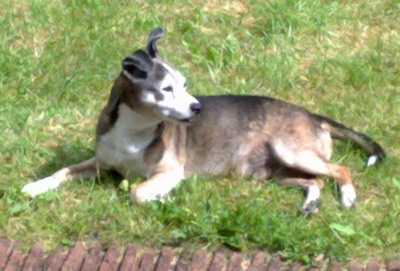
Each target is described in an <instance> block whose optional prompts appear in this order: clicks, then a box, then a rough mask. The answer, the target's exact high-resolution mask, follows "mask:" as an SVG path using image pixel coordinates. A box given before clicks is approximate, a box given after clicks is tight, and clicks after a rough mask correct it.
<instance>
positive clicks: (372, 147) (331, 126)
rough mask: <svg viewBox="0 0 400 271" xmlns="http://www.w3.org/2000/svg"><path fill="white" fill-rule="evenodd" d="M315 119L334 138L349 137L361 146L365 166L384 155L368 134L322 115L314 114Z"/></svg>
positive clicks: (382, 157)
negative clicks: (365, 162) (364, 155)
mask: <svg viewBox="0 0 400 271" xmlns="http://www.w3.org/2000/svg"><path fill="white" fill-rule="evenodd" d="M314 117H315V119H316V120H317V121H318V122H320V123H321V124H322V125H323V126H324V127H327V128H328V130H329V132H330V134H331V136H332V137H333V138H336V139H350V140H351V141H352V142H354V143H355V144H357V145H359V146H360V147H361V148H363V149H364V150H365V151H366V152H367V154H368V160H367V167H369V166H371V165H373V164H375V163H376V162H378V161H380V160H382V159H384V158H385V157H386V154H385V151H384V150H383V149H382V147H381V146H380V145H379V144H378V143H376V142H375V141H373V140H372V139H371V138H369V137H368V136H366V135H364V134H362V133H358V132H356V131H354V130H351V129H349V128H347V127H346V126H344V125H343V124H341V123H338V122H336V121H334V120H331V119H329V118H326V117H324V116H320V115H316V114H314Z"/></svg>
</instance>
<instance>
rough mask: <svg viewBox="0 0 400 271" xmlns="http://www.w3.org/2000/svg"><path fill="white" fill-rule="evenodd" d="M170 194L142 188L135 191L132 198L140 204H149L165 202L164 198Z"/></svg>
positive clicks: (146, 187)
mask: <svg viewBox="0 0 400 271" xmlns="http://www.w3.org/2000/svg"><path fill="white" fill-rule="evenodd" d="M167 194H168V193H162V192H161V191H157V189H152V188H151V187H148V186H145V187H141V188H137V189H134V192H133V193H132V197H133V198H134V199H135V200H136V202H138V203H144V202H149V201H153V200H158V201H161V202H162V201H163V199H164V197H165V196H166V195H167Z"/></svg>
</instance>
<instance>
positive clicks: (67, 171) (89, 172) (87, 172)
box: [22, 157, 99, 197]
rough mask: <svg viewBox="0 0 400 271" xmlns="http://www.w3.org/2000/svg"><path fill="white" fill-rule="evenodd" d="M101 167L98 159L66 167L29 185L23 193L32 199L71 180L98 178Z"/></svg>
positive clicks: (23, 189) (94, 158) (24, 188)
mask: <svg viewBox="0 0 400 271" xmlns="http://www.w3.org/2000/svg"><path fill="white" fill-rule="evenodd" d="M98 172H99V166H98V163H97V160H96V157H93V158H91V159H89V160H86V161H83V162H82V163H79V164H76V165H72V166H68V167H64V168H62V169H60V170H58V171H57V172H55V173H54V174H53V175H51V176H49V177H46V178H43V179H40V180H38V181H36V182H33V183H28V184H26V185H25V186H24V187H23V188H22V192H24V193H27V194H28V195H30V196H31V197H34V196H37V195H40V194H43V193H45V192H47V191H49V190H53V189H56V188H57V187H58V186H59V185H60V184H62V183H63V182H66V181H69V180H76V179H79V178H89V177H94V176H97V174H98Z"/></svg>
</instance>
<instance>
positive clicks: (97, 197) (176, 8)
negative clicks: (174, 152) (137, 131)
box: [0, 0, 400, 263]
mask: <svg viewBox="0 0 400 271" xmlns="http://www.w3.org/2000/svg"><path fill="white" fill-rule="evenodd" d="M113 2H115V3H118V4H112V3H113ZM163 2H165V3H163ZM1 5H2V8H1V10H0V20H1V31H0V65H1V69H0V91H1V95H0V132H1V135H2V140H1V143H0V172H1V176H2V177H1V179H0V210H1V212H0V238H10V239H12V240H15V241H21V242H22V244H23V247H25V248H27V247H29V246H30V245H38V246H41V247H44V248H48V249H52V248H54V247H55V246H56V245H57V244H59V243H62V244H64V245H71V244H73V242H74V241H75V240H78V239H80V240H84V241H86V242H94V241H99V242H101V243H103V244H104V245H108V244H111V243H113V244H117V245H122V244H126V243H129V242H135V243H138V244H142V245H143V246H156V247H159V246H161V245H163V244H168V245H182V246H188V247H193V248H199V247H209V248H210V249H216V248H218V247H221V246H226V247H229V248H234V249H239V250H243V251H252V250H255V249H262V250H264V251H267V252H269V253H275V252H278V251H280V252H282V254H283V255H284V256H285V257H286V258H287V259H290V260H300V261H303V262H306V263H312V261H313V259H315V258H316V257H320V256H321V255H323V256H325V257H335V258H337V259H339V260H344V261H345V260H348V259H350V258H352V257H356V258H358V259H361V260H365V259H367V258H370V257H374V258H378V259H381V260H385V259H387V258H392V257H399V251H400V224H399V221H400V166H399V164H400V159H399V157H400V139H399V135H400V121H399V120H400V109H399V108H400V50H399V48H400V4H399V2H398V1H397V0H388V1H378V0H368V1H367V0H355V1H316V0H304V1H295V0H283V1H280V0H275V1H265V0H249V1H247V2H245V1H243V2H239V1H226V2H225V1H219V0H210V1H184V0H180V1H178V0H176V1H159V0H157V1H155V0H147V1H97V0H87V1H55V0H51V1H49V0H46V1H44V0H35V1H31V0H26V1H22V0H13V1H11V0H3V1H2V4H1ZM155 26H162V27H164V29H165V31H166V35H165V37H164V38H163V39H162V40H160V41H159V43H158V45H159V50H160V52H161V55H162V56H163V57H164V58H165V59H168V60H169V61H170V62H171V63H173V64H174V65H175V66H176V67H177V68H178V69H179V70H180V71H181V72H182V73H183V74H184V75H185V76H186V77H187V78H188V89H189V91H190V92H191V93H193V94H222V93H234V94H262V95H269V96H272V97H277V98H281V99H284V100H287V101H291V102H293V103H296V104H299V105H302V106H304V107H306V108H308V109H310V110H311V111H313V112H318V113H319V114H323V115H326V116H329V117H331V118H333V119H336V120H338V121H340V122H342V123H344V124H345V125H347V126H350V127H352V128H354V129H356V130H358V131H360V132H363V133H366V134H368V135H369V136H371V137H372V138H374V139H376V140H377V141H378V142H379V143H381V144H382V146H383V147H384V149H385V150H386V151H387V154H388V157H387V159H386V160H385V161H384V162H383V163H381V164H379V165H377V166H374V167H371V168H369V169H367V170H365V169H364V165H365V155H364V154H363V153H362V152H361V151H360V150H358V149H357V148H353V147H352V146H351V145H350V144H349V143H346V142H344V143H337V144H336V145H335V155H334V157H333V160H334V161H336V162H340V163H343V164H347V165H348V166H349V167H350V168H351V170H352V174H353V178H354V181H355V185H356V189H357V192H358V205H357V208H356V209H354V210H343V209H342V208H341V207H340V205H339V203H338V202H339V201H338V195H337V193H336V192H335V191H336V187H335V184H334V182H333V181H331V180H326V185H325V187H324V190H323V193H322V200H323V202H322V206H321V208H320V212H319V213H318V214H315V215H312V216H307V217H304V216H302V214H301V213H300V212H299V208H300V206H301V204H302V202H303V193H302V191H300V190H299V189H296V188H289V187H279V186H277V185H276V184H274V183H273V182H255V181H248V180H240V179H235V178H230V179H218V178H214V179H206V178H204V177H201V176H194V177H193V178H190V179H188V180H187V181H185V182H183V183H182V185H181V186H180V187H179V188H177V189H175V190H174V192H173V198H172V199H171V200H170V201H169V202H167V203H166V204H164V205H161V204H159V203H151V204H143V205H135V204H132V203H131V202H130V201H129V197H128V195H127V193H126V192H125V191H123V190H122V189H120V188H119V187H118V186H119V183H118V181H115V178H114V177H113V176H108V177H107V176H106V177H104V178H101V179H98V180H82V181H78V182H75V183H70V184H66V185H64V186H62V187H61V188H60V189H58V190H57V191H54V192H50V193H48V194H46V195H43V196H40V197H37V198H35V199H33V200H30V199H28V198H27V197H26V196H25V195H23V194H22V193H21V192H20V189H21V188H22V187H23V185H24V184H26V183H28V182H31V181H33V180H35V179H37V178H40V177H44V176H47V175H49V174H51V173H53V172H54V171H55V170H56V169H58V168H60V167H62V166H65V165H67V164H72V163H76V162H79V161H81V160H83V159H86V158H89V157H91V156H92V155H93V153H94V150H93V143H94V127H95V124H96V121H97V117H98V115H99V111H100V110H101V108H102V107H103V106H104V105H105V103H106V100H107V97H108V95H109V90H110V88H111V86H112V84H113V80H114V79H115V78H116V77H117V75H118V73H119V72H120V63H121V61H122V60H123V59H124V57H125V56H127V55H128V54H130V53H131V52H132V51H134V50H136V49H138V48H139V47H143V46H144V44H145V41H146V39H147V36H148V34H149V32H150V30H151V29H152V28H153V27H155Z"/></svg>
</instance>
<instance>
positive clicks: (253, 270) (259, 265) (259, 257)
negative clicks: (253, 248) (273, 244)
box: [247, 252, 266, 271]
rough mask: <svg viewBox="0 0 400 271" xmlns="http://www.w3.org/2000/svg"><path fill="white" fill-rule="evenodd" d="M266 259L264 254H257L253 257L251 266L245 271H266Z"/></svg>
mask: <svg viewBox="0 0 400 271" xmlns="http://www.w3.org/2000/svg"><path fill="white" fill-rule="evenodd" d="M265 261H266V258H265V255H264V253H262V252H259V253H257V254H256V255H254V256H253V258H252V260H251V265H250V267H249V268H248V269H247V271H262V270H265V269H266V263H265Z"/></svg>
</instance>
